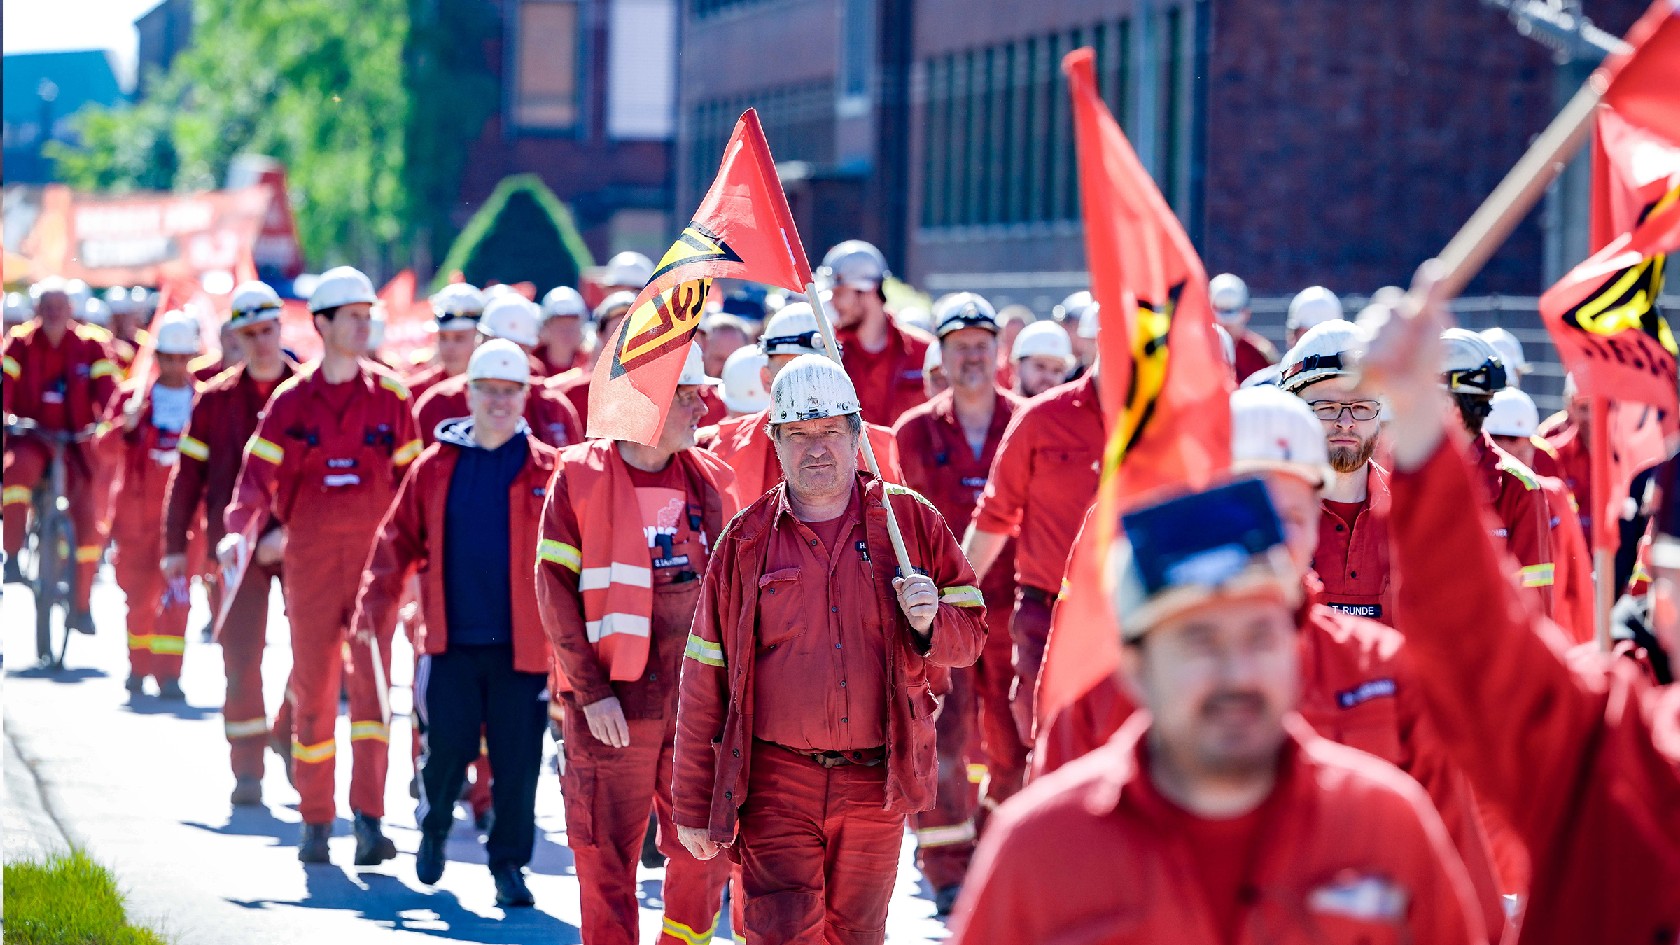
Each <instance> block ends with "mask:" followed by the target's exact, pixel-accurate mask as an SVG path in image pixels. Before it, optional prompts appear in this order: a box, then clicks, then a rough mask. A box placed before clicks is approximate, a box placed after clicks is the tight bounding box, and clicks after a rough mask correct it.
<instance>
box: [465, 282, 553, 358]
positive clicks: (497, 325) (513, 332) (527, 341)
mask: <svg viewBox="0 0 1680 945" xmlns="http://www.w3.org/2000/svg"><path fill="white" fill-rule="evenodd" d="M541 315H542V311H541V310H540V309H538V308H537V303H535V302H533V301H531V300H530V299H528V298H526V297H524V296H523V295H519V294H517V293H511V292H510V293H507V294H505V295H498V296H496V297H495V298H493V299H491V300H490V304H489V305H486V306H484V316H483V317H482V318H480V319H479V320H478V333H479V334H481V335H483V336H484V337H486V338H506V339H507V340H509V341H511V342H513V343H514V344H516V345H524V346H525V347H527V348H535V347H536V346H537V319H538V318H539V317H541Z"/></svg>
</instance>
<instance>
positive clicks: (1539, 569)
mask: <svg viewBox="0 0 1680 945" xmlns="http://www.w3.org/2000/svg"><path fill="white" fill-rule="evenodd" d="M1520 573H1521V574H1522V586H1523V587H1551V586H1552V574H1553V566H1552V565H1550V564H1531V565H1529V566H1528V567H1526V568H1523V569H1522V571H1521V572H1520Z"/></svg>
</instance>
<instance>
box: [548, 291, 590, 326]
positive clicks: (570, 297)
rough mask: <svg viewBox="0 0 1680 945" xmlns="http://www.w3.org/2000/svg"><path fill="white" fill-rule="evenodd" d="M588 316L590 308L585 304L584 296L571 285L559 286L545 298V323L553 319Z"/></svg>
mask: <svg viewBox="0 0 1680 945" xmlns="http://www.w3.org/2000/svg"><path fill="white" fill-rule="evenodd" d="M588 314H589V306H587V305H585V304H583V296H581V295H579V294H578V290H576V289H574V288H572V287H571V286H569V285H557V286H555V287H554V288H552V289H549V290H548V294H546V295H544V296H543V300H542V320H543V321H545V322H546V321H548V320H549V319H551V318H582V317H583V316H585V315H588Z"/></svg>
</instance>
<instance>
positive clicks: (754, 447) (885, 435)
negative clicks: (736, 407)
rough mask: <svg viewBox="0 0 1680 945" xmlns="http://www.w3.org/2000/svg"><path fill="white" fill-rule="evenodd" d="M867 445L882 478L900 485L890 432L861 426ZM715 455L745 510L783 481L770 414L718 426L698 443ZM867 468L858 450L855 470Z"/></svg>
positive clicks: (895, 448) (733, 419)
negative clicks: (732, 477) (727, 471)
mask: <svg viewBox="0 0 1680 945" xmlns="http://www.w3.org/2000/svg"><path fill="white" fill-rule="evenodd" d="M863 433H864V435H865V436H867V437H869V445H870V448H872V449H873V450H874V451H875V462H876V463H877V464H879V466H880V467H881V478H883V479H885V480H887V481H888V482H896V483H901V484H902V483H903V482H904V473H903V471H902V470H901V469H900V463H899V452H898V446H897V444H896V443H895V442H894V440H893V433H892V431H891V430H889V429H887V428H886V427H883V426H877V425H876V424H873V423H865V424H864V425H863ZM700 445H701V446H703V447H705V448H706V449H709V450H711V451H712V452H713V453H715V454H717V458H718V459H721V460H723V461H724V462H726V463H728V464H729V468H730V469H732V470H734V471H735V484H734V485H733V486H732V487H731V488H732V489H733V490H734V493H735V504H736V505H737V506H738V507H745V506H747V505H750V504H752V501H753V500H754V499H756V498H758V497H759V496H761V495H763V494H764V493H766V492H769V491H770V490H771V489H773V488H775V486H776V484H777V483H779V482H781V481H782V461H781V460H780V459H778V458H777V457H776V446H775V444H773V443H771V442H770V411H769V410H768V409H765V410H760V411H759V412H758V413H749V414H747V415H745V416H741V417H731V418H730V419H728V420H725V421H723V422H722V423H719V424H718V425H717V432H716V433H715V434H713V435H712V436H710V437H708V438H707V439H706V441H705V442H703V443H701V444H700ZM867 468H868V467H867V466H866V465H865V464H864V461H863V450H862V449H861V448H859V450H858V469H859V470H864V469H867Z"/></svg>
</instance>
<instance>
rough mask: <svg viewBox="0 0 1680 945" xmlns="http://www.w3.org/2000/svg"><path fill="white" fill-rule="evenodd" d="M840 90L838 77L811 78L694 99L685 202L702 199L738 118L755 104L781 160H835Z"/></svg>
mask: <svg viewBox="0 0 1680 945" xmlns="http://www.w3.org/2000/svg"><path fill="white" fill-rule="evenodd" d="M834 92H835V86H834V83H833V82H832V81H818V82H805V83H798V84H793V85H786V86H778V87H774V88H768V89H761V90H759V91H755V92H752V93H749V94H742V95H734V96H729V97H727V98H718V99H709V100H706V101H701V102H694V103H692V104H690V105H689V106H688V109H687V113H686V114H687V117H688V128H687V130H686V133H685V134H686V136H685V139H684V140H685V142H686V144H685V154H684V156H683V158H682V160H683V161H684V163H685V165H686V174H685V180H684V184H683V186H684V190H685V193H684V194H683V195H682V200H681V203H679V206H684V207H688V206H695V205H698V204H699V202H700V199H701V198H702V197H703V196H704V195H705V192H706V188H707V187H710V186H711V184H712V178H714V177H716V176H717V170H718V160H719V158H721V157H722V156H723V146H724V144H725V143H726V142H727V141H728V140H729V134H730V132H732V131H733V130H734V129H735V122H736V120H737V119H739V118H740V117H741V113H742V112H744V111H746V110H747V109H749V108H756V109H758V120H759V123H760V124H762V125H763V126H764V136H765V138H767V139H768V140H769V141H770V143H771V145H772V147H773V148H774V149H775V158H776V161H777V162H778V163H782V162H786V161H809V162H812V163H814V164H825V165H826V164H831V163H833V161H834V156H835V136H834Z"/></svg>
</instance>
